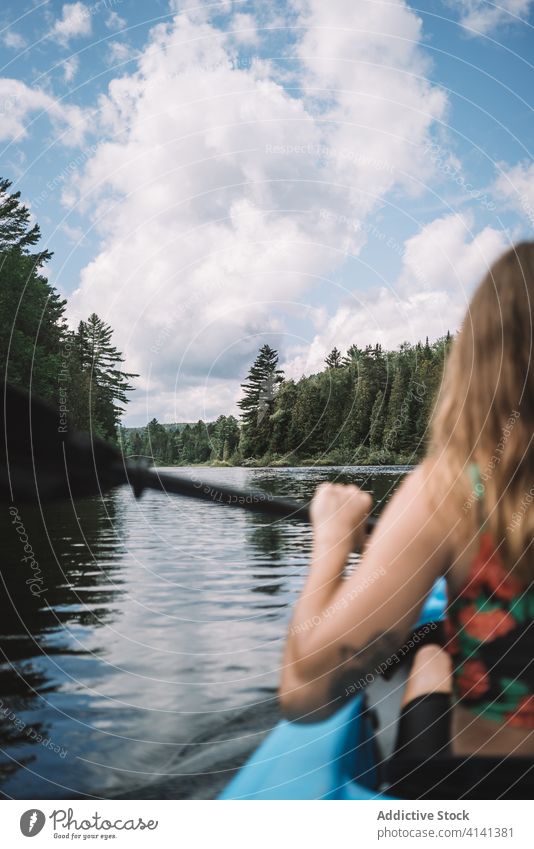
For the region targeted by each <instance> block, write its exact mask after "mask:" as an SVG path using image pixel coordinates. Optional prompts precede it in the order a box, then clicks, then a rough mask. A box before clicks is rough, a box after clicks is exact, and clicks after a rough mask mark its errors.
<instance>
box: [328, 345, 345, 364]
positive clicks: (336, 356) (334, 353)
mask: <svg viewBox="0 0 534 849" xmlns="http://www.w3.org/2000/svg"><path fill="white" fill-rule="evenodd" d="M325 364H326V367H327V368H341V366H342V361H341V351H338V349H337V348H332V350H331V351H330V353H329V354H328V356H327V357H326V359H325Z"/></svg>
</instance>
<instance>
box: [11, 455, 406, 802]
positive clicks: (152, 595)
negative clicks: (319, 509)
mask: <svg viewBox="0 0 534 849" xmlns="http://www.w3.org/2000/svg"><path fill="white" fill-rule="evenodd" d="M165 471H167V472H171V473H172V472H175V473H177V474H178V473H183V471H184V470H182V469H166V470H165ZM406 471H407V468H405V467H402V468H401V467H389V468H363V467H345V468H332V467H328V468H326V467H323V468H317V467H314V468H289V469H242V468H229V469H226V468H225V469H217V468H205V469H199V468H195V474H196V475H198V476H200V475H201V476H202V478H204V479H205V480H207V481H208V482H213V483H221V484H230V485H235V486H243V487H248V486H252V487H256V488H259V489H263V490H265V491H267V492H270V493H274V494H278V495H286V496H291V497H294V498H298V499H303V500H307V499H309V498H310V497H311V495H312V493H313V491H314V489H315V487H316V486H317V484H318V483H320V482H321V481H324V480H337V481H341V482H354V483H357V484H359V485H360V486H362V487H363V488H365V489H369V490H370V491H372V492H373V494H374V499H375V508H374V510H375V512H379V511H380V509H381V506H382V505H383V504H384V503H385V502H386V501H387V499H388V498H389V497H390V495H391V493H392V492H393V491H394V489H395V487H396V486H397V484H398V482H399V480H400V479H401V477H402V476H403V474H404V473H405V472H406ZM16 508H17V510H18V514H17V515H18V519H17V522H18V524H17V526H16V525H15V524H14V522H13V519H12V515H13V514H12V515H10V514H9V512H8V510H7V508H5V509H4V515H3V517H2V520H1V521H2V540H3V548H2V568H1V575H2V579H3V580H2V589H1V593H2V601H1V611H2V617H1V622H0V632H1V633H0V647H1V660H2V663H1V667H0V669H1V672H0V748H1V754H0V792H1V793H2V795H3V796H4V797H11V798H21V799H32V798H41V799H42V798H71V797H72V798H76V797H80V796H85V797H91V796H96V797H115V796H119V795H127V794H133V795H134V797H137V798H143V797H144V796H145V795H149V793H150V790H149V788H150V787H154V783H157V782H165V781H166V780H169V778H170V777H172V778H174V779H176V778H179V777H181V778H182V779H183V780H184V781H187V775H186V774H187V771H188V770H187V769H185V768H184V771H183V774H182V773H181V765H182V764H187V763H190V762H191V758H192V757H193V759H194V756H195V755H197V754H199V753H200V754H203V755H204V761H206V760H207V761H209V759H210V757H212V755H206V753H207V752H211V751H212V750H213V740H214V739H218V740H221V741H223V740H224V741H226V742H225V743H224V747H225V749H226V751H227V752H230V753H231V752H232V750H233V749H236V750H237V749H242V748H243V746H244V738H247V745H248V748H250V747H251V746H253V745H255V742H257V741H256V740H255V734H256V732H259V731H260V730H261V729H260V726H262V724H263V725H265V724H266V723H267V725H268V722H269V719H268V717H269V716H275V711H276V698H275V693H276V684H277V680H278V668H279V663H280V656H281V651H282V645H283V640H284V633H285V628H286V624H287V621H288V618H289V615H290V610H291V607H292V605H293V603H294V601H295V598H296V596H297V594H298V592H299V590H300V588H301V586H302V582H303V578H304V576H305V574H306V570H307V563H308V558H309V552H310V542H311V535H310V529H309V528H308V527H306V526H303V525H299V524H297V523H292V522H288V521H286V522H280V521H278V522H274V523H273V521H272V519H270V518H264V517H263V516H260V515H259V514H250V513H245V512H243V511H240V510H237V509H229V508H225V507H223V506H221V505H217V504H211V503H204V502H197V501H191V500H187V499H184V498H178V497H176V496H166V495H164V494H160V493H156V492H147V493H145V494H144V495H143V497H142V498H141V499H139V500H136V499H135V498H134V497H133V495H132V493H131V492H130V491H129V489H127V488H126V487H125V488H123V489H120V490H117V491H114V492H112V493H110V494H108V495H106V496H105V497H104V498H92V499H86V500H83V501H79V502H77V503H76V505H72V504H65V503H62V504H54V505H48V506H46V508H43V509H42V511H41V509H39V508H37V507H29V506H25V505H16ZM22 526H23V529H24V532H25V534H26V535H27V538H28V540H29V544H30V545H31V549H32V553H33V557H34V564H33V572H32V571H31V569H30V568H29V561H28V560H26V561H24V560H22V557H23V556H24V550H23V546H22V545H21V541H20V536H19V534H20V528H21V527H22ZM17 527H18V529H19V533H18V534H17ZM27 550H28V549H26V551H27ZM36 564H37V567H38V570H39V571H38V572H37V571H36ZM36 576H37V577H39V579H40V583H38V584H37V585H36V584H35V583H34V584H32V585H31V586H32V587H33V590H34V592H33V593H32V592H31V591H30V583H28V582H29V581H31V580H32V578H35V577H36ZM245 716H246V717H248V719H247V722H246V723H243V722H241V721H240V717H245ZM266 717H267V719H266ZM256 726H257V727H256ZM210 744H211V748H210ZM221 745H222V744H221Z"/></svg>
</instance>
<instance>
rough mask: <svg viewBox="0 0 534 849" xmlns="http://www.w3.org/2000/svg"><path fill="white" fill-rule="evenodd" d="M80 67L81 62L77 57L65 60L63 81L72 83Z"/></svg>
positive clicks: (63, 63)
mask: <svg viewBox="0 0 534 849" xmlns="http://www.w3.org/2000/svg"><path fill="white" fill-rule="evenodd" d="M79 66H80V60H79V59H78V57H77V56H70V57H69V58H68V59H65V61H64V62H62V68H63V79H64V81H65V82H66V83H71V82H72V80H73V79H74V77H75V76H76V74H77V73H78V68H79Z"/></svg>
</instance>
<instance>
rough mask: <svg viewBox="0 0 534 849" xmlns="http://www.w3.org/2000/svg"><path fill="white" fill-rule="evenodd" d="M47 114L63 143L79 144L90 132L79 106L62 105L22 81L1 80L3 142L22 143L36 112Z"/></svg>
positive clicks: (84, 115) (0, 135)
mask: <svg viewBox="0 0 534 849" xmlns="http://www.w3.org/2000/svg"><path fill="white" fill-rule="evenodd" d="M40 112H45V113H46V114H47V116H48V118H49V119H50V121H51V122H52V123H53V125H54V127H55V128H56V129H57V132H58V133H60V134H61V141H62V143H63V144H67V145H78V144H80V142H81V141H82V140H83V137H84V135H85V132H86V130H87V115H86V114H85V113H84V112H83V111H82V110H81V109H79V108H78V107H77V106H69V105H65V104H63V103H60V102H59V101H58V100H56V99H55V98H53V97H52V96H51V95H49V94H47V93H46V92H44V91H42V90H41V89H39V88H31V87H30V86H27V85H26V84H25V83H23V82H21V81H20V80H15V79H10V78H8V77H2V78H0V141H21V140H22V139H24V138H26V137H27V135H28V122H29V120H30V117H31V116H35V114H36V113H40Z"/></svg>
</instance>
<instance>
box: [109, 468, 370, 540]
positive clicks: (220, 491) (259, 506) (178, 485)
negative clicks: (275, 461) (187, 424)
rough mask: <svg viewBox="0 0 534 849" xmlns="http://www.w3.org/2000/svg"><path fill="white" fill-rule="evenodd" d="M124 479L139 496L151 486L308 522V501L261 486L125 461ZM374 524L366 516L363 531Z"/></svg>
mask: <svg viewBox="0 0 534 849" xmlns="http://www.w3.org/2000/svg"><path fill="white" fill-rule="evenodd" d="M125 471H126V476H127V480H128V482H129V483H130V484H131V485H132V487H133V489H134V492H135V494H136V495H137V496H139V495H140V494H141V493H142V491H143V490H144V489H154V490H158V491H160V492H166V493H173V494H174V495H184V496H186V497H188V498H198V499H201V500H202V501H211V502H213V503H214V504H223V505H226V506H228V507H241V508H242V509H243V510H248V511H250V512H254V513H263V514H264V515H268V516H273V517H275V518H276V519H294V520H296V521H297V522H304V523H305V524H310V522H311V519H310V510H309V505H308V504H302V503H299V502H298V501H292V500H291V499H289V498H281V497H280V496H275V495H272V494H271V493H268V492H262V491H261V490H257V489H252V490H243V489H238V488H236V487H233V486H221V485H220V484H218V483H212V482H209V481H205V480H201V479H200V478H199V477H197V475H196V474H194V473H192V474H191V475H190V476H188V477H185V476H184V475H169V474H165V473H160V472H157V471H156V470H154V469H148V468H146V467H142V466H139V465H138V464H127V465H126V467H125ZM375 524H376V519H375V518H374V517H373V516H370V517H369V518H368V519H367V531H368V532H369V533H370V532H371V531H372V530H373V528H374V526H375Z"/></svg>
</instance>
